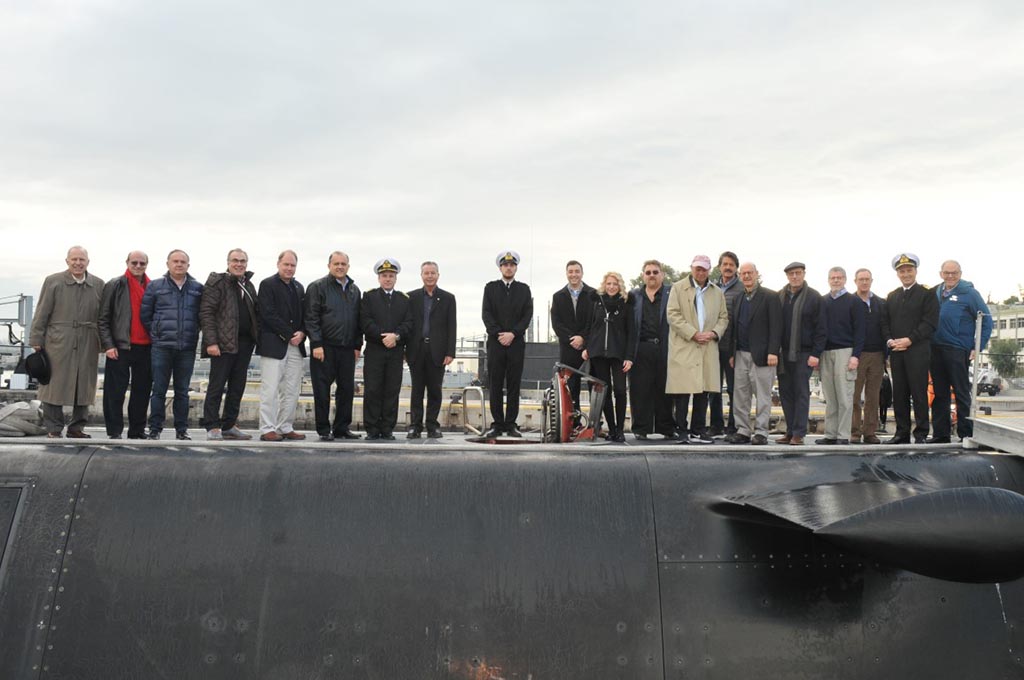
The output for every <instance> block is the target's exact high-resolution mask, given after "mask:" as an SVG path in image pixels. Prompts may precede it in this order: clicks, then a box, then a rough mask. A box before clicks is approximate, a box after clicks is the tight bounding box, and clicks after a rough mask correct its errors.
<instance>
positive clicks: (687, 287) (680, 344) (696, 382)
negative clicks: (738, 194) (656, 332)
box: [665, 255, 729, 444]
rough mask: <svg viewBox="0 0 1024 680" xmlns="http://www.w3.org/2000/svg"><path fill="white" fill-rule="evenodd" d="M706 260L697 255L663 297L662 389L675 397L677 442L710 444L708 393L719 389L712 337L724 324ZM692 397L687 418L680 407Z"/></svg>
mask: <svg viewBox="0 0 1024 680" xmlns="http://www.w3.org/2000/svg"><path fill="white" fill-rule="evenodd" d="M710 271H711V258H709V257H708V256H707V255H697V256H696V257H694V258H693V262H691V263H690V275H689V276H687V277H686V278H684V279H682V280H680V281H677V282H676V284H675V285H673V286H672V292H671V293H670V294H669V298H668V308H667V309H666V311H665V314H666V316H667V317H668V325H669V334H668V377H667V379H666V385H665V392H666V393H668V394H674V395H677V396H676V399H675V402H676V403H675V409H676V429H677V430H678V431H679V443H680V444H686V443H690V444H711V443H712V442H713V440H712V439H711V438H710V437H709V436H708V434H707V431H706V427H705V421H704V418H705V414H706V412H707V408H708V393H709V392H721V391H722V380H721V370H720V367H719V363H718V341H719V339H720V338H721V336H722V333H724V332H725V329H726V327H727V326H728V325H729V310H728V308H727V307H726V304H725V294H724V293H722V289H721V288H719V287H718V286H717V285H715V284H714V283H711V281H709V280H708V275H709V273H710ZM691 394H692V395H693V417H692V418H691V419H690V426H689V428H687V426H686V410H687V407H688V406H689V401H690V395H691Z"/></svg>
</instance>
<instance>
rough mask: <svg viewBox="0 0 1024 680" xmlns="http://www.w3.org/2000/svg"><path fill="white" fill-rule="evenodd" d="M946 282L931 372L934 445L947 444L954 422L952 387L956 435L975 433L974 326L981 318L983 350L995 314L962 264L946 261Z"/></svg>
mask: <svg viewBox="0 0 1024 680" xmlns="http://www.w3.org/2000/svg"><path fill="white" fill-rule="evenodd" d="M939 273H940V274H941V276H942V282H943V285H941V286H936V288H935V295H936V297H938V299H939V327H938V328H937V329H936V330H935V333H933V334H932V358H931V366H930V368H931V373H932V386H933V387H934V389H935V398H934V399H933V400H932V436H931V437H930V438H929V439H928V442H929V443H932V444H948V443H949V441H950V434H951V429H952V425H951V423H950V417H949V388H950V387H952V388H953V393H954V394H955V395H956V415H957V417H956V434H957V436H958V437H960V438H961V439H963V438H965V437H970V436H971V435H972V434H974V423H973V422H972V421H971V419H970V418H969V417H968V416H969V415H970V412H971V399H972V398H973V396H974V395H972V394H971V380H970V377H969V373H968V366H970V363H971V361H972V360H973V359H974V325H975V319H976V318H977V316H978V312H982V314H983V316H982V317H981V349H982V350H984V349H985V346H986V345H987V344H988V339H989V337H990V336H991V335H992V315H991V314H990V313H989V311H988V305H986V304H985V300H983V299H982V297H981V294H980V293H978V291H976V290H975V289H974V286H973V285H972V284H971V282H970V281H964V280H962V279H961V278H960V275H961V271H960V263H959V262H957V261H956V260H946V261H945V262H943V263H942V269H941V270H940V271H939Z"/></svg>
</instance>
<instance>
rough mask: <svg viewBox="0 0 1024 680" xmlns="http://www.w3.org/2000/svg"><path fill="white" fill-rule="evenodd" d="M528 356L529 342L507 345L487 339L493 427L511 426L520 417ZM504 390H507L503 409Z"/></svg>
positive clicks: (508, 428) (488, 383)
mask: <svg viewBox="0 0 1024 680" xmlns="http://www.w3.org/2000/svg"><path fill="white" fill-rule="evenodd" d="M525 360H526V344H525V343H522V342H513V343H512V345H511V346H509V347H505V346H504V345H502V344H501V343H500V342H498V341H497V340H494V339H488V340H487V375H488V380H487V389H488V390H490V393H491V394H490V400H491V421H492V427H494V428H496V429H501V430H511V429H512V428H513V427H516V421H517V420H518V419H519V390H520V383H521V382H522V379H523V364H524V362H525ZM502 390H504V392H505V397H506V398H505V403H504V409H502V406H503V404H502V399H501V395H502Z"/></svg>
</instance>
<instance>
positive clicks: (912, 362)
mask: <svg viewBox="0 0 1024 680" xmlns="http://www.w3.org/2000/svg"><path fill="white" fill-rule="evenodd" d="M930 361H931V351H930V346H929V345H928V343H921V344H918V345H917V346H916V347H914V346H912V347H911V348H910V349H908V350H906V351H905V352H893V353H892V354H890V355H889V363H890V365H891V366H892V410H893V413H894V414H895V415H896V433H895V435H894V436H896V437H899V438H900V439H908V440H909V439H910V435H911V429H910V404H911V400H913V404H914V429H913V435H914V439H924V438H925V437H927V436H928V365H929V363H930ZM948 391H949V390H948V389H947V393H948ZM947 409H948V406H947Z"/></svg>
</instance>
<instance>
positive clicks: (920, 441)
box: [914, 437, 927, 444]
mask: <svg viewBox="0 0 1024 680" xmlns="http://www.w3.org/2000/svg"><path fill="white" fill-rule="evenodd" d="M914 443H915V444H925V443H927V438H926V437H914Z"/></svg>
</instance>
